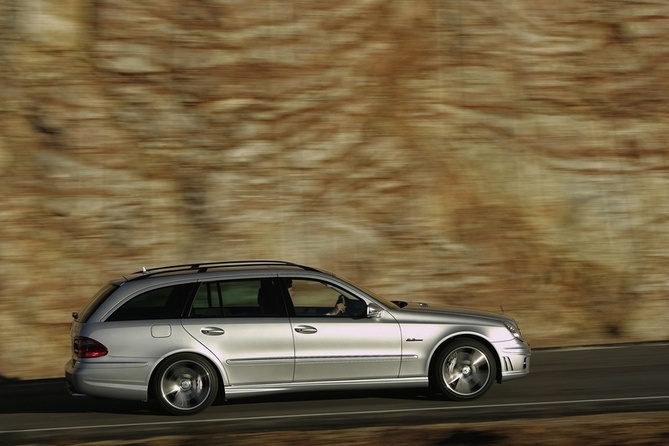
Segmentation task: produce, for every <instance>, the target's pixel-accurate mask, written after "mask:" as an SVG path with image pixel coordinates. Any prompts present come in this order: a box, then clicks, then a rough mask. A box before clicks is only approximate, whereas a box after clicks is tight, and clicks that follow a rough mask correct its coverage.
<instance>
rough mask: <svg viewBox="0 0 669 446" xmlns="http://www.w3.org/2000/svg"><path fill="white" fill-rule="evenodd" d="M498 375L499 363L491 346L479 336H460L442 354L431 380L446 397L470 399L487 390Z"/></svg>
mask: <svg viewBox="0 0 669 446" xmlns="http://www.w3.org/2000/svg"><path fill="white" fill-rule="evenodd" d="M496 374H497V363H496V362H495V357H494V356H493V354H492V352H491V351H490V349H489V348H488V347H486V346H485V345H484V344H483V343H481V342H480V341H477V340H475V339H458V340H455V341H453V342H451V343H450V344H448V345H447V346H446V348H445V349H443V350H442V351H441V352H440V353H439V356H438V357H437V360H436V362H435V363H434V367H433V368H432V374H431V376H430V380H431V383H432V384H433V385H434V387H435V390H437V391H438V392H440V393H443V394H444V396H446V398H448V399H451V400H455V401H466V400H473V399H476V398H478V397H480V396H481V395H483V394H484V393H486V392H487V391H488V389H489V388H490V386H491V385H492V383H493V381H495V377H496Z"/></svg>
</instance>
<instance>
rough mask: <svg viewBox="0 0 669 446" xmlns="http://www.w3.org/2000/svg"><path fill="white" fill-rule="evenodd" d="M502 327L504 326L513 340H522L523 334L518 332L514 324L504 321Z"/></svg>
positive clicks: (518, 329)
mask: <svg viewBox="0 0 669 446" xmlns="http://www.w3.org/2000/svg"><path fill="white" fill-rule="evenodd" d="M504 325H505V326H506V328H507V330H509V331H510V332H511V334H512V335H513V337H514V338H516V339H520V340H521V341H522V340H523V334H522V333H521V332H520V328H519V327H518V325H517V324H516V323H515V322H512V321H504Z"/></svg>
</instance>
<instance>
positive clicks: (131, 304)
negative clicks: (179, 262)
mask: <svg viewBox="0 0 669 446" xmlns="http://www.w3.org/2000/svg"><path fill="white" fill-rule="evenodd" d="M191 289H192V285H191V284H182V285H173V286H168V287H163V288H156V289H154V290H151V291H147V292H145V293H142V294H139V295H137V296H135V297H133V298H132V299H130V300H129V301H128V302H126V303H124V304H123V305H122V306H121V307H120V308H118V309H117V310H116V311H115V312H114V313H113V314H112V315H111V316H109V317H108V318H107V321H134V320H145V319H178V318H180V317H181V315H182V314H183V309H184V306H185V305H186V301H187V300H188V298H189V297H190V290H191Z"/></svg>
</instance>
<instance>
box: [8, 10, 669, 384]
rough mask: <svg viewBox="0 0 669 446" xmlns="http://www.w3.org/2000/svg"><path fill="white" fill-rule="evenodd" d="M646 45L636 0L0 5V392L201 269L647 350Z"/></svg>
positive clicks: (656, 323)
mask: <svg viewBox="0 0 669 446" xmlns="http://www.w3.org/2000/svg"><path fill="white" fill-rule="evenodd" d="M667 38H669V4H666V3H665V2H656V1H641V2H639V1H610V0H595V1H590V2H587V4H584V3H583V2H579V1H576V0H567V1H562V2H545V1H536V0H510V1H509V0H507V1H486V2H482V1H464V0H461V1H445V0H415V1H411V2H408V1H403V0H365V1H363V0H342V1H339V2H312V1H304V0H292V1H291V0H287V1H286V0H275V1H270V0H267V1H254V2H250V1H246V0H244V1H240V0H189V1H177V0H141V1H137V0H98V1H90V0H0V185H1V187H2V192H3V193H2V201H1V203H2V206H0V222H1V224H0V266H1V267H0V322H1V324H2V327H3V335H2V337H3V342H2V345H0V358H1V361H0V375H1V376H5V377H22V378H36V377H47V376H60V375H61V373H62V364H64V362H65V361H66V359H67V358H68V356H69V335H68V327H69V323H70V313H71V312H72V311H73V310H78V309H79V308H80V307H81V306H82V305H83V304H84V303H85V302H86V301H87V300H88V299H89V298H90V296H91V295H92V294H93V293H94V292H95V291H96V290H97V288H98V287H99V286H101V284H102V283H103V282H104V281H105V280H107V279H109V278H111V277H116V276H119V275H121V274H124V273H127V272H129V271H134V270H137V269H140V268H141V267H142V266H155V265H162V264H171V263H181V262H188V261H200V260H226V259H239V258H281V259H287V260H293V261H298V262H304V263H309V264H313V265H315V266H319V267H323V268H326V269H331V270H334V271H336V272H337V273H339V274H340V275H342V276H344V277H347V278H350V279H352V280H354V281H356V282H358V283H361V284H364V285H366V286H368V287H370V288H373V289H375V290H377V291H378V292H380V293H382V294H385V295H387V296H389V297H394V298H414V299H420V300H426V301H433V302H445V303H449V304H454V305H465V306H469V307H475V308H482V309H490V310H496V309H498V308H499V307H500V306H503V307H504V309H505V310H506V311H507V312H508V313H510V314H512V315H514V316H515V317H516V318H517V319H518V321H519V322H520V324H521V326H522V328H523V329H524V332H525V334H526V335H527V337H528V338H529V339H530V341H531V342H532V343H533V345H535V346H546V345H573V344H587V343H606V342H629V341H643V340H658V339H667V338H668V337H669V324H667V314H669V301H668V300H667V291H668V290H669V278H668V277H667V273H666V271H667V266H669V252H668V251H667V246H668V243H667V242H668V241H669V226H668V223H669V188H668V185H669V158H668V154H667V143H666V141H667V140H668V138H667V136H668V134H669V127H668V126H667V124H668V122H669V112H667V110H668V105H669V89H668V84H669V57H668V56H669V54H667V53H668V52H669V49H668V47H667V45H666V41H667Z"/></svg>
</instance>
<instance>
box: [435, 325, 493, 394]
mask: <svg viewBox="0 0 669 446" xmlns="http://www.w3.org/2000/svg"><path fill="white" fill-rule="evenodd" d="M463 339H472V340H475V341H478V342H480V343H482V344H483V345H485V346H486V347H488V349H490V351H491V352H492V355H493V358H494V360H495V381H496V382H497V383H501V382H502V367H501V360H500V357H499V353H498V352H497V349H496V348H495V347H494V346H493V345H492V343H491V342H490V341H489V340H488V339H487V338H486V337H484V336H482V335H480V334H478V333H457V334H455V335H453V336H450V337H447V338H444V339H442V340H441V342H440V343H439V345H438V346H437V347H436V348H435V349H434V350H433V351H432V355H431V356H430V361H429V365H428V379H430V380H431V379H432V376H434V374H433V372H434V368H435V367H436V363H437V358H439V355H440V354H441V352H442V351H444V350H445V349H446V348H448V346H449V345H450V344H451V343H452V342H455V341H458V340H463Z"/></svg>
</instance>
